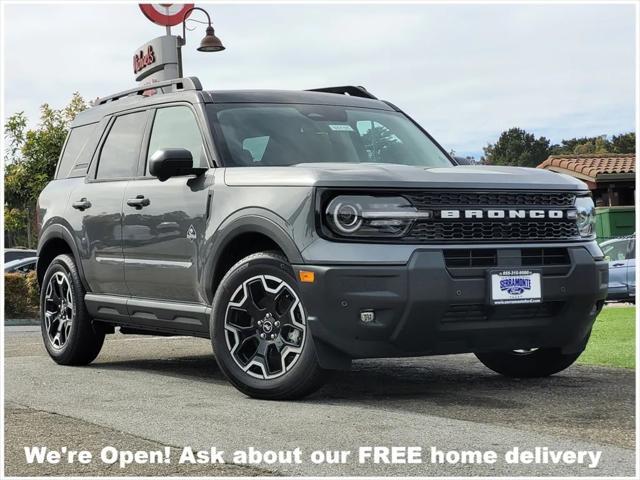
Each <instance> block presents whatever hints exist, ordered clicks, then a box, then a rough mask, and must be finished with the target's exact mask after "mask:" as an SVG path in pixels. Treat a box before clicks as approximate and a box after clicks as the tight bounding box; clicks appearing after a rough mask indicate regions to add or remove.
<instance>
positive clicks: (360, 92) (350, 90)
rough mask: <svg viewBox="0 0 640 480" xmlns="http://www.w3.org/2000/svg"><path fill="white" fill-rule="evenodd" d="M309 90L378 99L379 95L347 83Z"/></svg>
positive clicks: (310, 90)
mask: <svg viewBox="0 0 640 480" xmlns="http://www.w3.org/2000/svg"><path fill="white" fill-rule="evenodd" d="M307 91H308V92H322V93H337V94H339V95H349V96H351V97H362V98H371V99H373V100H378V97H376V96H375V95H372V94H371V93H369V91H368V90H367V89H366V88H364V87H355V86H353V85H345V86H344V87H325V88H310V89H309V90H307Z"/></svg>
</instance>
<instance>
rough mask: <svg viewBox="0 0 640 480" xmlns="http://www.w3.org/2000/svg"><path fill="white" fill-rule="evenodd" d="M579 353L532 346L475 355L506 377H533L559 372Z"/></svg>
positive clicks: (571, 362)
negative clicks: (565, 352) (523, 348)
mask: <svg viewBox="0 0 640 480" xmlns="http://www.w3.org/2000/svg"><path fill="white" fill-rule="evenodd" d="M581 353H582V351H579V352H577V353H570V354H563V353H562V351H561V349H559V348H541V349H537V348H532V349H529V350H511V351H506V352H489V353H476V354H475V355H476V357H478V360H480V361H481V362H482V363H483V364H484V365H485V366H486V367H488V368H490V369H491V370H493V371H494V372H497V373H500V374H501V375H504V376H506V377H515V378H535V377H548V376H549V375H553V374H554V373H558V372H561V371H562V370H564V369H565V368H568V367H569V366H571V365H572V364H573V363H574V362H575V361H576V360H577V359H578V357H579V356H580V354H581Z"/></svg>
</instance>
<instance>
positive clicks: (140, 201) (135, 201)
mask: <svg viewBox="0 0 640 480" xmlns="http://www.w3.org/2000/svg"><path fill="white" fill-rule="evenodd" d="M150 204H151V201H150V200H149V199H148V198H146V197H145V196H144V195H137V196H136V198H130V199H129V200H127V205H129V206H130V207H135V208H136V209H138V210H140V209H141V208H143V207H147V206H149V205H150Z"/></svg>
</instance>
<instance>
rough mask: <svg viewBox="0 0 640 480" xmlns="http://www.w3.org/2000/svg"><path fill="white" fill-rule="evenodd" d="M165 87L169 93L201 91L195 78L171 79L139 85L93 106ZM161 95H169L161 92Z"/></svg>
mask: <svg viewBox="0 0 640 480" xmlns="http://www.w3.org/2000/svg"><path fill="white" fill-rule="evenodd" d="M166 87H173V88H172V89H171V90H170V92H177V91H186V90H202V84H201V83H200V80H198V78H197V77H186V78H173V79H171V80H165V81H163V82H156V83H149V84H147V85H140V86H138V87H136V88H131V89H129V90H124V91H122V92H118V93H114V94H113V95H109V96H107V97H102V98H97V99H96V100H95V101H94V102H93V105H104V104H105V103H107V102H114V101H116V100H120V99H121V98H124V97H130V96H134V95H143V94H144V92H146V91H148V90H153V89H156V88H160V89H164V88H166ZM162 93H169V92H165V91H164V90H163V92H162Z"/></svg>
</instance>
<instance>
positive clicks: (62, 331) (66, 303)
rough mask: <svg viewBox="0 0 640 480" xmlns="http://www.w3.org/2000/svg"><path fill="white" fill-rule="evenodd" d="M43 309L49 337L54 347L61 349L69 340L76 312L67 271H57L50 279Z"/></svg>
mask: <svg viewBox="0 0 640 480" xmlns="http://www.w3.org/2000/svg"><path fill="white" fill-rule="evenodd" d="M43 310H44V326H45V331H46V332H47V339H48V340H49V343H50V344H51V346H52V347H53V348H54V349H56V350H60V349H62V348H63V347H64V346H65V345H66V344H67V341H68V340H69V335H70V333H71V326H72V324H73V319H74V313H75V312H74V308H73V291H72V290H71V284H70V282H69V278H68V277H67V275H66V274H65V273H63V272H55V273H54V274H53V275H52V276H51V278H50V279H49V283H47V287H46V290H45V296H44V307H43Z"/></svg>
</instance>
